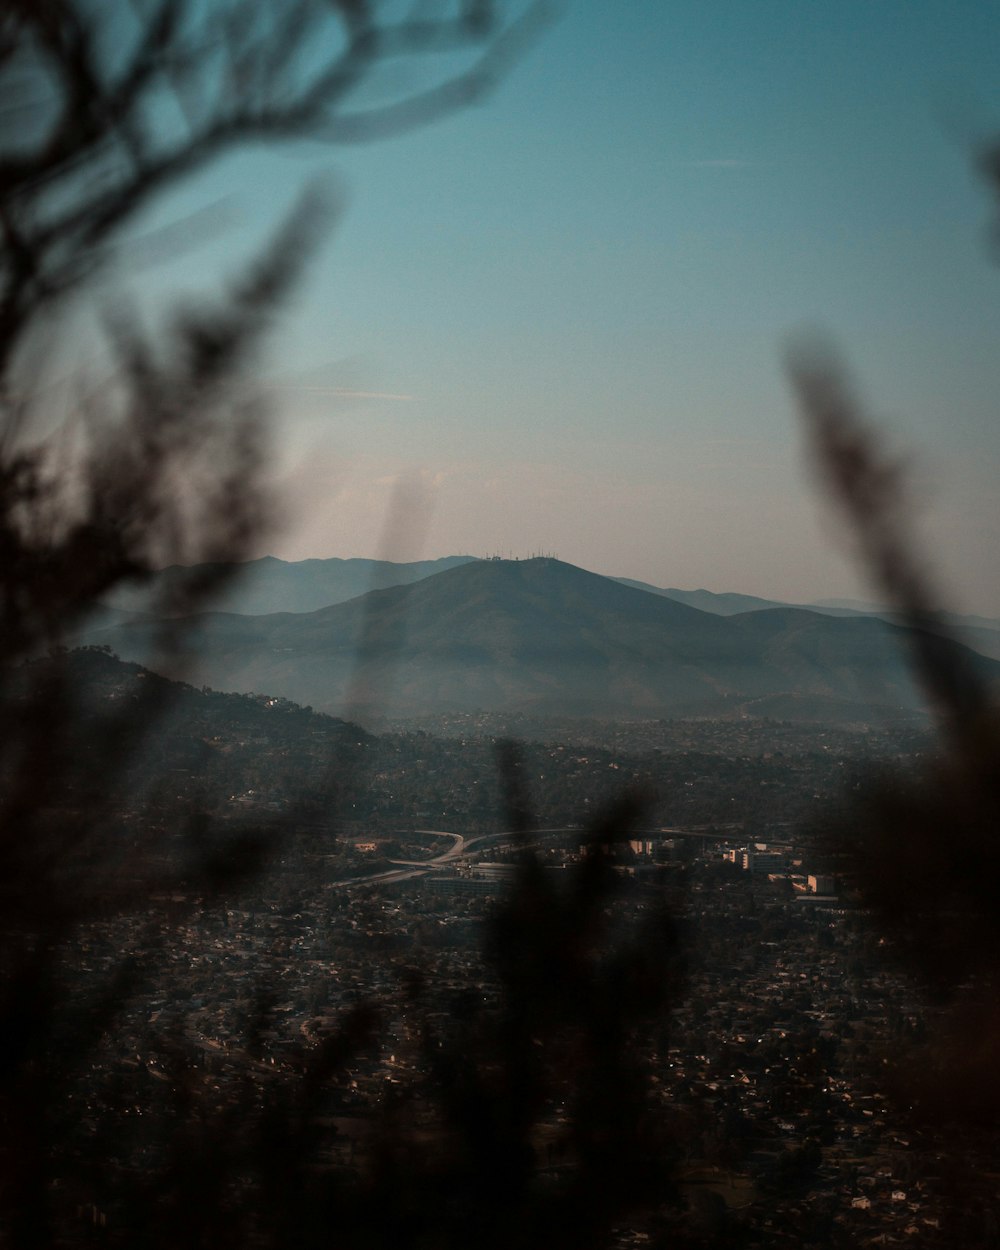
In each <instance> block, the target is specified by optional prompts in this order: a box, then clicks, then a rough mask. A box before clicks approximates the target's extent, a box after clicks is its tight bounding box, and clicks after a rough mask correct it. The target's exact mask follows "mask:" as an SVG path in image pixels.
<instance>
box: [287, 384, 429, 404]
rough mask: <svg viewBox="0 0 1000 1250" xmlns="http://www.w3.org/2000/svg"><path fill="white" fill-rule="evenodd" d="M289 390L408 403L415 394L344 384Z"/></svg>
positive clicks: (296, 387)
mask: <svg viewBox="0 0 1000 1250" xmlns="http://www.w3.org/2000/svg"><path fill="white" fill-rule="evenodd" d="M289 389H290V390H296V391H306V392H307V393H308V394H310V395H335V396H336V397H337V398H338V399H393V400H398V401H400V402H404V403H408V402H410V401H411V400H413V399H416V396H415V395H400V394H397V393H396V392H395V391H352V390H348V389H347V387H344V386H295V387H290V388H289Z"/></svg>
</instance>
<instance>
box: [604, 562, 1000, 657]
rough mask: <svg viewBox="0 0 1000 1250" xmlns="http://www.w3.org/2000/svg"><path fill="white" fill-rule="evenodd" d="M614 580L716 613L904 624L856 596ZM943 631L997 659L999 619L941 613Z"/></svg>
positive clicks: (894, 614) (999, 652) (886, 610)
mask: <svg viewBox="0 0 1000 1250" xmlns="http://www.w3.org/2000/svg"><path fill="white" fill-rule="evenodd" d="M615 581H618V582H621V583H622V585H623V586H634V587H636V588H637V589H639V590H645V591H647V592H648V593H649V594H653V595H663V596H664V597H665V598H667V599H673V600H675V601H676V602H677V603H685V604H687V605H688V607H691V608H698V609H700V610H701V611H702V612H712V613H714V614H715V615H716V616H736V615H738V614H739V613H742V612H763V611H767V610H769V609H773V608H789V607H797V608H804V609H806V610H807V611H809V612H818V613H819V614H820V615H822V616H853V617H859V616H873V617H877V618H878V619H879V620H881V621H891V622H892V623H893V624H895V625H904V626H905V625H906V621H905V619H904V618H903V617H902V616H900V614H899V613H898V612H894V611H893V610H892V609H891V608H887V607H884V606H879V605H878V604H873V603H862V602H861V601H860V600H857V599H820V600H817V601H816V602H815V603H799V604H788V603H781V602H779V601H778V600H776V599H758V598H757V597H756V596H755V595H739V594H733V593H726V592H724V593H717V592H715V591H711V590H676V589H674V588H672V587H671V588H669V589H663V588H661V587H659V586H651V585H649V583H648V582H637V581H633V580H632V579H631V578H625V577H617V578H615ZM940 619H941V627H942V630H944V631H947V632H948V634H949V635H950V636H952V637H954V638H956V639H958V641H959V642H962V643H964V644H965V646H967V647H971V648H972V650H973V651H978V652H979V654H980V655H985V656H989V657H990V659H993V660H1000V621H997V620H993V619H992V618H990V617H987V616H965V615H962V614H960V613H958V612H942V613H941V618H940Z"/></svg>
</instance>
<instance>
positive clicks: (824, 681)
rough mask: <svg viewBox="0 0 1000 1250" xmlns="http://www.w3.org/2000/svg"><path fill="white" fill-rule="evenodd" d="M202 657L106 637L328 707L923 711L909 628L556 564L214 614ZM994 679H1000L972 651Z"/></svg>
mask: <svg viewBox="0 0 1000 1250" xmlns="http://www.w3.org/2000/svg"><path fill="white" fill-rule="evenodd" d="M185 625H186V629H187V634H186V637H187V639H188V645H189V655H188V657H187V659H186V661H185V662H184V663H181V662H180V661H179V660H177V659H175V660H173V661H171V662H170V663H167V664H164V663H163V662H162V661H161V662H160V663H157V662H156V660H155V658H154V657H152V656H151V654H150V646H151V639H152V627H151V626H150V625H149V623H148V622H144V621H135V622H132V623H124V624H121V625H119V626H116V627H115V628H113V629H109V630H104V631H98V633H97V634H96V635H95V636H94V637H93V638H92V639H91V641H94V642H99V643H106V644H108V645H110V646H111V647H112V648H113V649H114V650H115V651H116V652H118V653H119V654H120V655H122V656H123V657H125V658H128V659H137V660H140V661H142V662H150V663H152V666H153V667H154V668H159V669H160V670H161V671H166V672H167V673H168V674H169V675H171V676H173V675H183V676H184V678H185V680H188V681H192V682H195V683H197V684H201V683H206V684H208V685H211V686H214V687H217V688H222V689H230V690H242V691H246V690H257V691H262V692H267V693H269V694H274V695H281V696H283V697H285V698H288V699H292V700H294V701H295V702H298V703H302V704H308V705H310V706H313V707H315V708H317V709H319V710H323V711H329V712H333V713H336V714H346V715H349V716H351V717H354V716H368V717H371V716H373V715H377V714H378V713H379V712H386V713H389V714H398V715H415V714H423V713H428V712H439V713H440V712H443V713H447V712H450V711H455V712H457V711H469V710H476V709H482V710H490V711H501V710H502V711H513V710H525V711H527V710H531V711H534V712H536V713H540V714H549V715H571V716H573V715H575V716H608V717H634V716H643V717H663V716H696V715H711V716H718V715H726V714H745V713H749V714H761V715H772V714H774V713H773V712H772V711H771V710H768V709H769V708H777V707H779V706H780V707H782V708H786V709H787V708H791V709H793V712H794V714H795V715H797V716H800V717H803V718H810V719H829V720H838V719H840V720H843V719H858V718H859V717H862V716H865V715H871V714H872V713H873V709H876V710H877V709H881V710H883V711H896V710H899V709H910V710H912V709H915V708H917V707H919V706H920V698H919V695H918V694H917V692H916V691H915V690H914V688H913V684H912V681H911V678H910V673H909V668H908V665H907V663H906V657H905V647H904V643H905V639H906V634H907V631H906V630H905V629H902V628H901V627H899V626H895V625H892V624H889V623H887V622H884V621H880V620H876V619H874V618H870V617H860V618H834V617H825V616H821V615H819V614H817V613H814V612H808V611H805V610H802V609H795V608H779V609H770V610H763V611H760V612H752V613H744V614H742V615H739V616H732V617H724V616H719V615H713V614H711V613H707V612H701V611H698V610H697V609H695V608H692V607H688V606H687V605H686V604H681V603H678V602H676V601H674V600H672V599H670V598H667V597H664V596H657V595H652V594H649V593H648V592H647V591H645V590H639V589H636V588H634V587H630V586H624V585H621V584H620V583H619V582H617V581H614V580H612V579H610V578H606V577H600V576H598V575H597V574H594V573H588V572H585V571H584V570H583V569H579V568H576V567H574V566H573V565H569V564H564V563H561V562H560V561H558V560H552V559H533V560H524V561H474V562H470V563H465V564H460V565H457V566H455V567H452V568H450V569H447V570H446V571H444V572H441V573H438V574H436V575H434V576H432V577H428V578H425V579H423V580H421V581H418V582H413V583H410V584H409V585H403V586H394V587H390V588H387V589H384V590H375V591H371V592H369V593H368V594H366V595H363V596H360V597H359V598H356V599H353V600H351V601H349V602H347V603H341V604H336V605H333V606H331V607H327V608H323V609H321V610H319V611H316V612H308V613H290V612H283V613H276V614H272V615H267V616H237V615H234V614H226V613H207V614H204V615H202V616H199V617H195V618H192V619H191V620H189V621H187V622H186V623H185ZM968 657H969V662H970V663H972V664H973V665H975V666H976V667H977V668H978V669H979V671H980V672H981V673H982V675H983V678H984V680H986V681H989V682H997V681H998V679H1000V664H997V663H994V662H992V661H989V660H986V659H984V658H982V657H979V656H975V655H973V653H971V652H969V653H968Z"/></svg>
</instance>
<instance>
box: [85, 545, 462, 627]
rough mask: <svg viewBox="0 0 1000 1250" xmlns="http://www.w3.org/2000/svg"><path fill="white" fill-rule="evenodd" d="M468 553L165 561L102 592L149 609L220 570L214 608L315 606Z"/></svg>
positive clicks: (179, 597)
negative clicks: (149, 576) (150, 573)
mask: <svg viewBox="0 0 1000 1250" xmlns="http://www.w3.org/2000/svg"><path fill="white" fill-rule="evenodd" d="M473 559H474V557H473V556H445V557H444V558H442V559H440V560H416V561H413V562H412V563H409V564H396V563H394V562H393V561H391V560H363V559H357V560H339V559H335V558H334V559H329V560H294V561H288V560H279V559H277V558H276V557H275V556H264V557H263V558H262V559H260V560H248V561H247V562H245V563H243V564H237V565H232V564H195V565H190V566H187V565H179V564H175V565H171V566H170V567H169V568H166V569H163V570H162V571H161V572H159V573H158V574H157V575H156V577H155V578H154V579H153V580H152V582H150V583H147V584H144V585H139V584H135V583H133V584H128V583H126V584H124V585H121V586H117V587H115V589H114V590H113V591H111V592H110V593H109V594H108V596H107V597H106V600H105V602H106V604H107V605H108V606H109V607H112V608H117V609H119V610H121V611H125V612H151V611H155V610H156V606H155V605H156V602H157V600H159V601H161V602H170V601H174V602H178V603H183V602H184V600H185V594H184V591H185V588H186V587H189V586H201V585H204V584H205V582H206V580H215V579H216V578H218V577H219V576H220V575H225V580H224V582H223V583H222V584H223V589H222V590H221V591H220V593H219V594H218V595H217V596H216V597H214V598H213V600H212V607H213V608H214V609H216V610H217V611H219V612H238V613H240V614H241V615H246V616H263V615H266V614H267V613H269V612H315V611H316V610H317V609H318V608H326V607H329V606H330V605H331V604H333V603H344V602H346V601H347V600H348V599H355V598H357V596H358V595H363V594H366V593H367V592H368V591H369V590H376V589H381V588H383V587H385V586H400V585H404V584H406V583H409V582H415V581H419V580H420V579H421V578H423V577H431V576H432V575H433V574H435V573H440V572H442V571H443V570H445V569H450V568H454V567H456V566H457V565H459V564H466V563H468V562H470V561H471V560H473Z"/></svg>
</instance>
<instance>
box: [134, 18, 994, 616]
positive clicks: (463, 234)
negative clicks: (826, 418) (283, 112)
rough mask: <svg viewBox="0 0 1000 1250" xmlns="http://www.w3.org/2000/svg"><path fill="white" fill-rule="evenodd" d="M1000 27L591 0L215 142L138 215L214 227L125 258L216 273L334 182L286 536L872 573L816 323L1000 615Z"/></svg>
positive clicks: (774, 591)
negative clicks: (359, 121) (479, 100)
mask: <svg viewBox="0 0 1000 1250" xmlns="http://www.w3.org/2000/svg"><path fill="white" fill-rule="evenodd" d="M998 51H1000V5H998V4H997V3H995V2H993V0H990V2H989V3H983V0H950V2H948V3H944V2H941V3H938V2H936V0H838V2H837V3H832V2H821V0H816V2H814V3H813V2H810V3H803V2H802V0H752V2H751V0H735V2H734V0H700V2H699V3H698V4H694V3H690V2H689V3H683V4H681V3H674V2H672V0H628V2H627V3H625V4H609V3H606V2H599V0H577V2H576V3H572V2H570V3H568V4H567V5H566V7H565V10H564V13H563V15H562V17H561V18H560V19H559V20H558V21H557V22H556V23H554V24H553V25H552V26H551V27H550V28H549V29H547V30H546V31H545V33H544V34H543V35H542V36H541V37H540V38H539V39H538V40H537V42H535V43H534V45H533V46H532V47H531V48H529V49H528V51H527V53H526V54H525V55H524V57H523V58H522V59H521V61H520V62H519V63H518V64H517V65H516V66H514V67H513V69H512V70H511V71H510V72H509V74H508V75H507V76H506V78H505V79H504V81H503V82H502V83H501V84H500V86H499V87H498V89H497V90H496V92H495V93H494V94H492V95H491V97H490V98H489V99H488V101H487V102H485V103H483V104H480V105H477V106H476V107H474V108H469V109H466V110H463V111H460V112H457V113H455V114H453V115H451V116H448V117H446V118H445V119H443V120H441V121H438V122H437V123H435V124H434V125H432V126H430V127H428V128H426V129H423V130H420V131H418V132H415V133H409V134H406V135H403V136H400V137H397V138H394V139H391V140H387V141H382V142H379V143H375V144H371V145H366V146H355V147H349V148H338V147H331V146H325V145H322V144H311V145H305V144H297V145H294V146H292V147H290V148H284V149H281V150H276V149H274V148H273V147H264V148H256V149H252V150H248V151H244V152H241V153H240V154H239V155H238V156H234V157H231V158H229V159H227V160H225V161H222V162H220V163H219V164H217V165H215V166H213V167H212V168H211V169H210V170H208V171H207V172H206V173H204V174H203V175H201V176H199V177H197V178H196V179H194V180H193V181H192V182H190V183H189V184H185V185H184V186H183V187H180V188H178V189H177V190H176V191H175V192H174V193H173V194H172V195H171V196H170V197H168V199H167V200H165V201H164V202H162V203H160V204H157V206H156V208H155V211H154V212H153V213H152V214H151V215H150V216H149V218H148V220H147V221H145V222H144V223H143V226H144V228H145V227H149V226H156V225H157V224H158V223H159V224H161V225H162V224H164V223H169V222H170V221H171V220H175V221H180V222H184V221H187V220H200V219H201V218H200V217H199V214H201V215H203V217H204V219H205V220H210V221H214V222H215V223H216V225H215V228H213V229H211V230H205V231H203V232H202V231H197V230H195V231H192V232H191V241H190V246H186V247H180V248H178V249H177V251H176V254H174V255H172V258H171V263H170V264H169V265H165V266H164V265H160V266H159V267H158V268H157V269H156V270H155V272H145V273H143V274H141V275H132V276H130V275H125V278H124V279H123V280H124V281H125V282H126V284H127V282H128V281H129V280H131V281H132V282H134V283H142V284H143V286H144V289H145V290H146V291H147V292H149V291H155V292H156V293H157V297H166V295H167V294H168V293H171V292H174V291H188V290H198V289H199V288H200V286H204V285H205V284H206V283H212V282H217V281H218V279H219V277H220V276H221V275H225V274H228V273H230V272H232V271H233V270H234V268H237V267H238V265H239V263H240V261H241V259H245V258H246V257H248V256H251V255H252V254H253V250H254V248H255V246H257V245H258V243H259V241H260V240H261V239H262V238H263V237H265V234H266V232H267V230H268V229H269V228H273V226H274V225H275V224H276V223H277V222H278V221H280V219H281V216H282V214H283V213H285V212H286V211H287V210H288V208H289V207H290V205H291V204H292V203H293V202H294V200H295V197H296V194H297V193H298V190H299V189H300V188H301V186H302V185H303V184H304V182H305V181H307V180H308V179H310V178H317V177H318V178H322V179H325V180H326V183H327V185H329V186H333V187H335V188H336V190H337V194H338V196H339V198H340V200H341V201H342V207H341V209H340V211H339V213H338V217H337V221H336V223H335V224H334V226H333V228H332V229H331V231H330V234H329V237H328V238H327V240H326V242H325V243H324V245H323V246H322V248H321V250H320V251H318V253H317V254H316V255H315V257H313V259H312V260H311V261H310V263H309V265H308V269H307V273H306V276H305V280H304V282H303V284H302V287H301V289H300V290H299V292H298V294H297V297H296V299H295V300H294V302H293V304H292V306H291V307H290V308H289V310H288V312H287V314H286V316H285V318H284V320H283V321H282V323H281V324H280V325H279V326H278V327H277V328H276V330H275V332H274V334H273V336H272V340H271V342H270V345H269V349H268V352H267V357H266V360H265V361H264V362H263V363H262V372H263V375H264V377H265V379H266V385H267V388H268V391H269V394H270V397H271V404H272V409H273V429H272V437H273V463H274V474H275V479H276V481H277V482H278V483H279V484H280V487H281V489H282V491H283V492H284V498H285V500H286V507H285V520H284V524H283V526H282V528H281V529H280V530H279V531H277V532H275V533H274V534H273V535H272V536H271V537H270V538H269V539H268V541H267V542H266V543H265V544H264V546H263V547H262V549H261V554H263V553H264V550H265V549H266V551H268V552H269V553H271V554H275V555H278V556H282V557H284V558H286V559H301V558H306V557H315V556H374V555H384V556H388V557H389V558H394V559H416V558H429V557H434V556H443V555H450V554H459V553H467V554H473V555H485V554H492V553H502V554H508V553H510V554H514V555H520V556H525V555H529V554H531V553H532V552H536V551H545V552H550V553H554V554H556V555H558V556H559V557H560V558H561V559H564V560H568V561H570V562H572V563H574V564H578V565H581V566H583V567H585V568H588V569H592V570H594V571H596V572H600V573H608V574H615V575H619V576H624V577H632V578H638V579H641V580H643V581H647V582H651V583H653V584H655V585H658V586H664V587H680V588H684V589H695V588H700V587H704V588H707V589H710V590H715V591H739V592H742V593H747V594H756V595H761V596H765V597H769V598H777V599H782V600H787V601H791V602H808V601H811V600H815V599H819V598H829V597H845V596H854V597H861V598H871V597H873V596H872V593H871V591H870V588H868V587H866V586H865V584H864V582H863V579H860V578H859V576H858V573H857V570H856V568H855V562H854V560H853V558H852V554H851V550H850V543H849V541H848V540H847V538H846V537H845V535H844V534H843V533H842V531H841V529H840V527H839V526H838V524H837V523H836V522H835V520H833V518H832V516H831V513H830V510H829V507H828V506H827V505H826V504H825V503H824V501H823V500H822V498H820V496H819V494H818V492H817V490H816V487H815V484H814V483H813V482H812V480H811V479H810V476H809V473H808V470H807V468H806V465H805V461H804V457H803V447H802V438H801V432H800V428H799V425H798V420H797V416H796V410H795V404H794V399H793V396H792V393H791V390H790V387H789V384H788V380H787V376H786V372H785V365H784V360H785V355H786V352H787V349H788V344H789V342H790V341H792V340H793V339H794V337H795V336H796V335H797V334H800V333H801V332H802V331H803V330H808V331H816V330H819V331H821V332H822V333H824V334H826V335H828V336H829V338H830V340H831V341H832V342H833V343H834V344H835V346H836V348H837V350H838V351H839V353H840V354H841V356H842V357H843V359H844V360H845V361H846V362H847V363H848V366H849V368H850V371H851V374H852V376H853V379H854V383H855V387H856V390H857V392H858V393H859V394H860V395H861V396H862V397H863V400H864V402H865V405H866V407H867V409H868V410H869V411H870V412H871V413H872V414H873V416H874V417H876V418H877V419H878V421H879V422H880V425H881V427H882V428H883V429H884V432H885V438H886V440H887V444H888V446H889V447H890V448H892V449H893V451H894V454H898V455H899V456H900V457H902V458H903V459H904V460H905V462H906V463H907V465H908V471H909V474H910V480H911V483H912V493H913V498H914V503H915V515H914V528H915V532H916V533H917V534H918V535H919V540H920V542H921V543H923V544H924V547H925V549H926V551H927V553H928V559H929V562H930V563H931V564H932V566H933V569H934V573H935V576H936V577H937V579H938V581H939V583H940V584H941V586H942V588H943V590H944V593H945V594H946V596H947V597H948V600H949V606H951V607H954V608H956V609H958V610H963V611H968V612H976V613H982V614H986V615H990V616H1000V576H998V574H1000V508H998V507H997V498H996V496H997V491H996V482H997V478H998V472H997V470H998V464H1000V423H998V420H997V400H998V396H1000V351H998V350H997V330H998V327H1000V316H998V314H1000V265H998V264H997V260H998V258H1000V247H998V245H995V243H994V237H993V236H992V235H991V229H992V228H993V220H992V216H991V214H992V211H993V206H992V204H991V202H990V197H989V191H988V188H987V187H986V186H985V185H984V184H983V182H982V181H981V180H980V178H979V176H978V174H977V172H976V169H975V157H976V152H977V149H978V145H981V144H982V143H983V142H984V141H987V140H988V139H989V138H990V137H991V136H992V134H993V133H994V131H995V132H996V133H998V134H1000V76H998V74H997V65H998V60H997V54H998ZM402 72H403V73H406V72H412V73H413V74H414V78H413V81H414V83H419V82H420V81H421V79H420V78H419V77H418V76H417V71H416V70H412V71H407V70H406V69H405V68H404V70H403V71H402ZM192 215H193V216H192ZM400 492H402V494H401V493H400ZM394 499H395V500H396V504H395V505H394V503H393V500H394ZM401 500H402V503H401ZM406 501H409V503H408V506H407V507H403V504H405V503H406ZM394 506H395V508H396V514H399V512H400V508H401V507H402V508H403V511H402V514H401V519H400V516H399V515H397V519H396V522H393V520H392V517H393V516H394V512H393V509H394Z"/></svg>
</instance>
